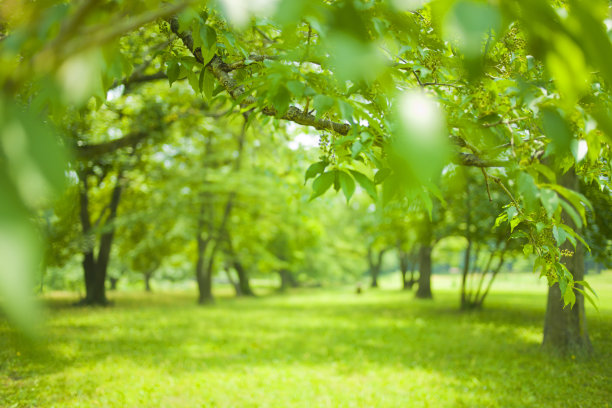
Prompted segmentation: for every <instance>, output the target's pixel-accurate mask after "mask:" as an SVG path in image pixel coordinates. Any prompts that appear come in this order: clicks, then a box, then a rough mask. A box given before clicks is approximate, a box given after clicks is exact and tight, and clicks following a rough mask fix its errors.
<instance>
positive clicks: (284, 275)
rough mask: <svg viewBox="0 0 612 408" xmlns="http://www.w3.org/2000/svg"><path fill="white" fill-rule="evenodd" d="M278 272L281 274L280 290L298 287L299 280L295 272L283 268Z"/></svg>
mask: <svg viewBox="0 0 612 408" xmlns="http://www.w3.org/2000/svg"><path fill="white" fill-rule="evenodd" d="M278 274H279V275H280V279H281V286H280V290H285V289H288V288H297V287H298V282H297V280H295V277H294V276H293V274H292V273H291V271H290V270H289V269H284V268H283V269H281V270H280V271H278Z"/></svg>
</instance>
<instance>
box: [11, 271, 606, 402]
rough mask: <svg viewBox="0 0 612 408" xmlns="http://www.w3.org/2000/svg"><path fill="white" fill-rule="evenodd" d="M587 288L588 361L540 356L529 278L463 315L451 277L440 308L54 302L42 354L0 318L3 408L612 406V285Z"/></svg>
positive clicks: (124, 296)
mask: <svg viewBox="0 0 612 408" xmlns="http://www.w3.org/2000/svg"><path fill="white" fill-rule="evenodd" d="M389 279H390V278H389ZM589 281H590V282H591V283H592V285H593V286H594V287H595V288H596V290H598V292H599V295H600V312H595V311H594V310H593V309H591V308H589V309H588V311H587V313H588V320H589V330H590V334H591V339H592V341H593V343H594V345H595V348H596V354H595V356H594V358H592V359H591V360H589V361H586V362H580V361H577V360H575V359H572V358H567V359H554V358H551V357H550V356H547V355H546V354H543V353H541V352H540V349H539V343H540V341H541V331H542V327H541V326H542V322H543V318H544V303H545V286H543V285H542V284H539V283H537V281H536V280H535V279H534V277H533V276H531V275H530V276H527V277H525V276H515V277H512V276H510V277H508V276H502V277H501V279H500V281H499V285H498V286H497V288H496V291H495V292H494V293H493V294H492V295H491V297H490V298H489V299H488V301H487V302H486V304H485V307H486V309H485V310H484V311H482V312H475V313H467V314H465V313H459V312H458V311H457V310H456V309H457V308H456V306H457V297H458V294H457V288H456V287H455V286H456V281H455V278H454V277H453V278H450V277H436V278H435V280H434V286H433V287H434V291H435V296H436V299H435V300H434V301H433V302H432V301H416V300H414V299H413V295H412V294H411V293H401V292H399V291H397V290H394V289H392V288H390V287H387V288H386V289H381V290H378V291H372V290H366V292H365V293H364V294H362V295H356V294H355V293H354V291H353V290H352V288H346V289H337V290H314V289H313V290H304V291H298V292H295V293H292V294H291V295H270V296H265V297H261V298H257V299H230V298H223V299H221V300H219V301H218V302H217V304H216V305H214V306H210V307H198V306H196V305H195V304H194V299H195V295H194V293H192V292H173V293H154V294H152V295H145V294H142V293H136V292H131V293H116V294H113V295H112V298H113V300H114V302H115V304H114V306H113V307H110V308H106V309H99V308H98V309H88V308H80V309H78V308H72V307H69V303H70V301H71V300H72V299H70V298H68V297H65V296H59V295H56V296H51V297H50V298H49V304H50V308H49V310H48V312H47V313H48V319H47V326H48V327H47V330H46V332H45V334H44V336H43V337H42V338H41V339H40V340H38V342H35V343H32V342H27V341H25V340H23V339H22V338H20V337H19V336H18V335H17V334H15V333H14V332H13V331H12V330H11V329H9V327H8V325H7V324H6V322H4V321H2V320H0V406H2V407H12V406H15V407H22V406H23V407H30V406H32V407H54V406H55V407H155V406H159V407H243V406H244V407H293V406H296V407H297V406H299V407H589V408H590V407H609V406H611V405H612V273H611V272H608V273H607V274H604V275H600V276H595V277H589ZM388 282H391V280H388ZM383 283H385V281H383Z"/></svg>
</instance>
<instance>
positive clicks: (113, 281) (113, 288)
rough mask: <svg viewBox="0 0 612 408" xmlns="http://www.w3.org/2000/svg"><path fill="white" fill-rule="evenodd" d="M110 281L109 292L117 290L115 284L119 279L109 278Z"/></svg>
mask: <svg viewBox="0 0 612 408" xmlns="http://www.w3.org/2000/svg"><path fill="white" fill-rule="evenodd" d="M108 280H109V281H110V289H109V290H117V282H119V278H109V279H108Z"/></svg>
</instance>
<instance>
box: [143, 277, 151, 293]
mask: <svg viewBox="0 0 612 408" xmlns="http://www.w3.org/2000/svg"><path fill="white" fill-rule="evenodd" d="M151 276H153V272H146V273H145V274H144V284H145V292H147V293H151Z"/></svg>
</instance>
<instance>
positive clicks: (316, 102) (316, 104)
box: [312, 95, 334, 117]
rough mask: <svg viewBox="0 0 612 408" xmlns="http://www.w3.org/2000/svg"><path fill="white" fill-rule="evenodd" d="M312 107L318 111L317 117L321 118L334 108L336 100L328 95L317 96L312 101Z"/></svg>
mask: <svg viewBox="0 0 612 408" xmlns="http://www.w3.org/2000/svg"><path fill="white" fill-rule="evenodd" d="M312 106H313V108H314V109H315V110H316V111H317V117H321V116H322V115H323V114H324V113H326V112H327V111H329V110H330V109H331V108H332V107H333V106H334V99H333V98H331V97H329V96H326V95H317V96H315V97H314V99H313V100H312Z"/></svg>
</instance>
